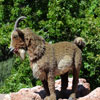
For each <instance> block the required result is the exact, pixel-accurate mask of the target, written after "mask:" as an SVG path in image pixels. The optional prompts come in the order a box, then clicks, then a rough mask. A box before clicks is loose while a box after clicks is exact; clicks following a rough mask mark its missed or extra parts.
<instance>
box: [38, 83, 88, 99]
mask: <svg viewBox="0 0 100 100" xmlns="http://www.w3.org/2000/svg"><path fill="white" fill-rule="evenodd" d="M36 93H38V94H39V95H40V96H41V98H42V99H44V98H45V96H46V92H45V91H44V90H41V91H40V92H36ZM71 93H72V91H71V90H70V89H66V91H65V92H64V93H61V92H60V91H58V90H56V95H57V99H59V98H62V99H65V98H66V99H68V97H69V96H70V94H71ZM87 94H89V90H88V89H87V88H85V87H84V86H83V85H78V91H77V93H76V97H77V98H79V97H83V96H85V95H87Z"/></svg>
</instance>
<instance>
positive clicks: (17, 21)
mask: <svg viewBox="0 0 100 100" xmlns="http://www.w3.org/2000/svg"><path fill="white" fill-rule="evenodd" d="M25 18H26V17H25V16H21V17H19V18H18V19H17V20H16V22H15V26H14V31H15V30H16V29H17V26H18V23H19V21H20V20H23V19H25Z"/></svg>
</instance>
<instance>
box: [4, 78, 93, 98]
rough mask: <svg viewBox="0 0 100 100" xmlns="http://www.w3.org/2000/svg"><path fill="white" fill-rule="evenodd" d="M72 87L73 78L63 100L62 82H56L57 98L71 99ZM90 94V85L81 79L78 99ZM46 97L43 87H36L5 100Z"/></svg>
mask: <svg viewBox="0 0 100 100" xmlns="http://www.w3.org/2000/svg"><path fill="white" fill-rule="evenodd" d="M71 87H72V78H69V83H68V88H67V89H66V93H65V95H64V96H63V99H60V97H59V94H60V92H59V91H60V89H61V81H60V80H57V81H56V84H55V88H56V94H57V97H58V98H59V100H67V99H64V98H68V97H69V95H70V93H71ZM89 92H90V85H89V83H87V82H86V80H85V79H79V84H78V92H77V97H83V96H85V95H87V94H88V93H89ZM45 96H46V93H45V91H44V89H43V87H41V86H36V87H33V88H24V89H21V90H20V91H18V92H16V93H10V94H8V95H6V96H5V98H4V99H3V100H43V98H44V97H45ZM79 100H83V99H81V98H80V99H79ZM84 100H85V99H84ZM86 100H87V99H86ZM88 100H89V99H88ZM94 100H95V99H94Z"/></svg>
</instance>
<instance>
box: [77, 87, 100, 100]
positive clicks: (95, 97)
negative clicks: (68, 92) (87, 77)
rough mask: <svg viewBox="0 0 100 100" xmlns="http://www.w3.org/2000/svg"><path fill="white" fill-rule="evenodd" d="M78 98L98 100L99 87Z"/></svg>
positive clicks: (99, 99)
mask: <svg viewBox="0 0 100 100" xmlns="http://www.w3.org/2000/svg"><path fill="white" fill-rule="evenodd" d="M78 100H100V87H98V88H96V89H95V90H93V91H92V92H91V93H90V94H88V95H87V96H84V97H81V98H79V99H78Z"/></svg>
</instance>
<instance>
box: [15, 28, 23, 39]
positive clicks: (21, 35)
mask: <svg viewBox="0 0 100 100" xmlns="http://www.w3.org/2000/svg"><path fill="white" fill-rule="evenodd" d="M16 31H17V32H18V35H19V36H20V37H21V38H22V40H24V33H23V32H22V31H21V30H20V29H16Z"/></svg>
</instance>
